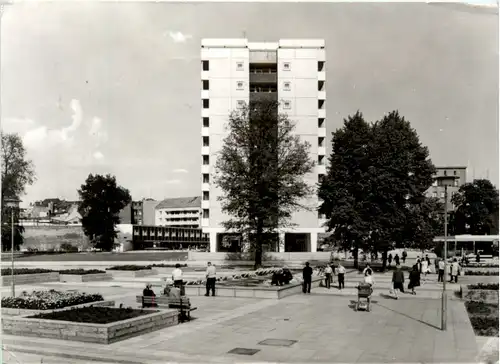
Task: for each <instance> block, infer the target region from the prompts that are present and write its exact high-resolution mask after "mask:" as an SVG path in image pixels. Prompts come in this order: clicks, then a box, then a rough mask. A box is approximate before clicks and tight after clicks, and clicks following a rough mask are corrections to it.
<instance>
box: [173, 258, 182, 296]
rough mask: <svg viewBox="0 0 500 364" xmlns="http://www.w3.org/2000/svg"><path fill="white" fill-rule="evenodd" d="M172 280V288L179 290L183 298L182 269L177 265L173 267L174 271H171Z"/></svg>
mask: <svg viewBox="0 0 500 364" xmlns="http://www.w3.org/2000/svg"><path fill="white" fill-rule="evenodd" d="M172 280H173V281H174V287H177V288H179V289H180V290H181V296H184V295H185V292H184V285H183V282H182V269H181V265H180V264H179V263H177V264H176V265H175V269H174V270H173V271H172Z"/></svg>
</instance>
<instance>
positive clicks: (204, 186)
mask: <svg viewBox="0 0 500 364" xmlns="http://www.w3.org/2000/svg"><path fill="white" fill-rule="evenodd" d="M201 190H202V191H210V183H202V184H201Z"/></svg>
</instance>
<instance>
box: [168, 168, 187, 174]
mask: <svg viewBox="0 0 500 364" xmlns="http://www.w3.org/2000/svg"><path fill="white" fill-rule="evenodd" d="M172 172H173V173H189V171H188V170H187V169H184V168H177V169H174V170H172Z"/></svg>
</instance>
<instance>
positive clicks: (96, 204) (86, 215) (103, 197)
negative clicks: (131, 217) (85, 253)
mask: <svg viewBox="0 0 500 364" xmlns="http://www.w3.org/2000/svg"><path fill="white" fill-rule="evenodd" d="M78 194H79V195H80V200H81V203H80V205H79V207H78V212H79V213H80V215H81V216H82V227H83V231H84V233H85V235H86V236H87V237H88V238H89V240H90V242H91V244H92V245H93V246H94V247H95V248H97V249H102V250H104V251H111V250H112V249H113V248H114V247H115V238H116V237H117V231H116V230H115V228H116V224H119V223H120V217H119V213H120V211H121V210H122V209H123V208H124V207H125V206H127V205H128V204H129V203H130V202H131V201H132V198H131V197H130V193H129V191H128V190H127V189H125V188H123V187H121V186H118V185H117V184H116V178H115V177H114V176H111V175H109V174H108V175H106V176H102V175H98V174H97V175H95V176H94V175H92V174H90V175H89V176H88V177H87V179H86V181H85V184H83V185H82V186H81V188H80V189H79V190H78Z"/></svg>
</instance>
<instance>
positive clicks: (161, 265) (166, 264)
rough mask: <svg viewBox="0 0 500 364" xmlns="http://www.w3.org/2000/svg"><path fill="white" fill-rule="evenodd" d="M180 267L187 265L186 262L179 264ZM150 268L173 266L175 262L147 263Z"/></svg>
mask: <svg viewBox="0 0 500 364" xmlns="http://www.w3.org/2000/svg"><path fill="white" fill-rule="evenodd" d="M180 266H181V268H185V267H187V264H180ZM148 267H151V268H175V264H168V263H161V264H151V265H148Z"/></svg>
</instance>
